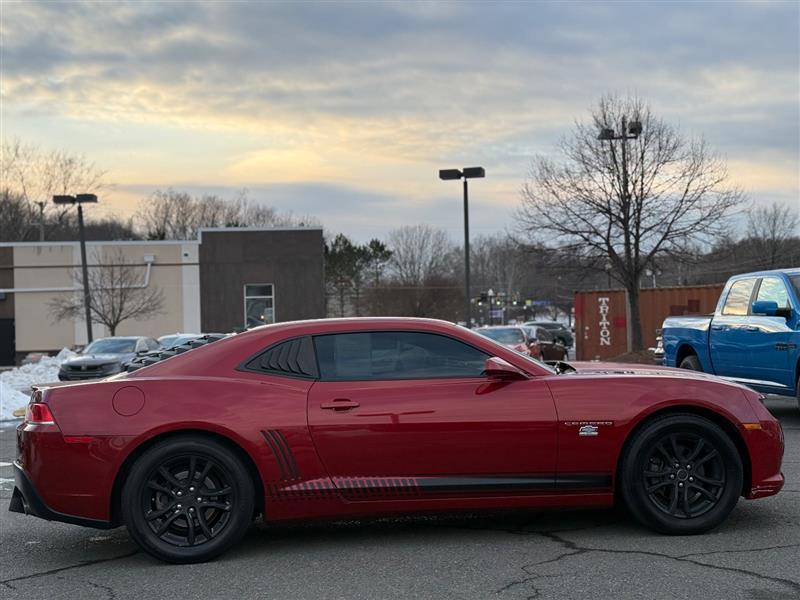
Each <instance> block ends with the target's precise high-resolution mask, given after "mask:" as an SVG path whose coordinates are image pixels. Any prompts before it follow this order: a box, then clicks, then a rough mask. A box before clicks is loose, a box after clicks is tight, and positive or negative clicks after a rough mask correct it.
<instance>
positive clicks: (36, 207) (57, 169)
mask: <svg viewBox="0 0 800 600" xmlns="http://www.w3.org/2000/svg"><path fill="white" fill-rule="evenodd" d="M105 178H106V171H104V170H102V169H100V168H99V167H98V166H97V165H95V163H94V162H92V161H90V160H89V159H87V158H86V157H85V156H82V155H79V154H72V153H70V152H66V151H62V150H50V151H47V150H42V149H41V148H39V147H38V146H36V145H33V144H27V143H25V142H22V141H21V140H19V139H13V140H4V141H3V142H2V145H1V148H0V180H2V186H3V191H4V192H9V193H10V194H13V195H14V196H15V197H18V198H21V199H22V201H24V203H26V204H27V211H26V212H27V213H28V215H29V220H28V222H27V223H26V224H25V226H24V227H23V228H22V229H20V230H19V231H18V233H17V234H16V235H15V236H14V239H18V240H23V239H29V238H30V237H32V233H31V232H32V231H36V230H38V233H39V235H38V237H39V239H44V238H45V234H46V231H47V230H48V229H50V228H57V227H63V226H64V225H65V222H66V221H68V220H69V213H68V211H69V207H68V206H56V205H54V204H53V203H52V201H51V200H52V197H53V195H56V194H76V193H78V194H79V193H84V192H91V193H95V194H96V193H101V192H102V191H103V190H106V189H108V188H109V187H110V186H109V184H108V183H107V182H106V180H105Z"/></svg>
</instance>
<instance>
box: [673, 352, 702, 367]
mask: <svg viewBox="0 0 800 600" xmlns="http://www.w3.org/2000/svg"><path fill="white" fill-rule="evenodd" d="M679 367H680V368H681V369H689V370H690V371H702V370H703V366H702V365H701V364H700V359H699V358H697V356H695V355H694V354H690V355H689V356H687V357H686V358H684V359H683V360H682V361H681V364H680V365H679Z"/></svg>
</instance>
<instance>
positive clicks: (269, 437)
mask: <svg viewBox="0 0 800 600" xmlns="http://www.w3.org/2000/svg"><path fill="white" fill-rule="evenodd" d="M261 435H262V436H263V438H264V441H265V442H267V446H269V449H270V450H272V454H273V455H274V456H275V460H276V461H277V463H278V468H279V469H280V471H281V479H283V480H285V481H291V480H294V479H300V471H299V470H298V469H297V462H295V460H294V454H293V453H292V449H291V448H290V447H289V444H288V442H287V441H286V437H284V435H283V433H281V432H280V431H278V430H277V429H269V430H267V431H264V430H263V429H262V430H261Z"/></svg>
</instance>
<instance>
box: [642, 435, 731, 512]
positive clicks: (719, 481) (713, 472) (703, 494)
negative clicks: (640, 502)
mask: <svg viewBox="0 0 800 600" xmlns="http://www.w3.org/2000/svg"><path fill="white" fill-rule="evenodd" d="M644 481H645V488H646V491H647V497H648V498H649V500H650V501H651V502H652V503H653V504H654V505H655V506H656V507H658V508H659V509H660V510H662V511H664V512H665V513H666V514H668V515H671V516H673V517H677V518H680V519H693V518H695V517H699V516H700V515H703V514H705V513H707V512H708V511H709V510H711V509H713V508H714V507H715V506H716V505H717V503H718V502H719V500H720V497H721V496H722V492H723V491H724V490H725V465H724V464H723V462H722V458H721V456H720V454H719V452H718V451H717V450H716V448H714V447H713V446H712V445H711V444H710V443H709V442H707V441H706V440H705V439H704V438H703V437H701V436H699V435H697V434H694V433H690V434H678V433H670V434H668V435H665V436H664V437H662V438H661V440H659V441H657V442H656V443H655V445H654V446H653V447H652V448H651V453H650V457H649V459H648V461H647V466H646V467H645V469H644Z"/></svg>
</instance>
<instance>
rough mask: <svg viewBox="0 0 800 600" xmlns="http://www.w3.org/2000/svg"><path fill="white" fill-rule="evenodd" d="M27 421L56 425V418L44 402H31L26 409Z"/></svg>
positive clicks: (35, 423)
mask: <svg viewBox="0 0 800 600" xmlns="http://www.w3.org/2000/svg"><path fill="white" fill-rule="evenodd" d="M25 422H26V423H30V424H31V425H54V424H55V422H56V420H55V419H54V418H53V413H52V412H50V407H49V406H47V404H45V403H44V402H31V403H30V404H28V408H27V410H26V411H25Z"/></svg>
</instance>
